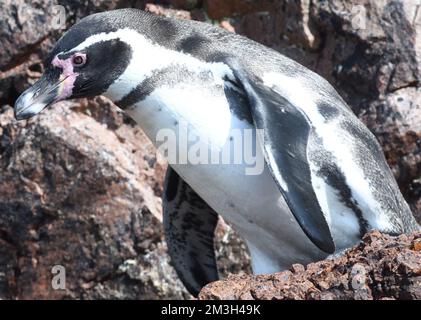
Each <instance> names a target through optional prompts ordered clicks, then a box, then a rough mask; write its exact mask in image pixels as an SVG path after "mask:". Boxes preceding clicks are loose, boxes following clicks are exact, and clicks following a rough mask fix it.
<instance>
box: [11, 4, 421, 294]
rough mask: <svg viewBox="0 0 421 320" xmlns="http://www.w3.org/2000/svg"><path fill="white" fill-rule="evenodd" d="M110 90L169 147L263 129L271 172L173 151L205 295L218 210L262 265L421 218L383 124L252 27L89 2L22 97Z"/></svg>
mask: <svg viewBox="0 0 421 320" xmlns="http://www.w3.org/2000/svg"><path fill="white" fill-rule="evenodd" d="M96 95H104V96H106V97H108V98H109V99H111V100H112V101H113V102H114V103H115V104H116V105H117V106H118V107H119V108H121V109H122V110H124V112H125V113H127V114H128V115H129V116H130V117H132V118H133V119H134V120H135V121H136V122H137V123H138V124H139V125H140V126H141V128H142V129H143V130H144V132H145V134H146V135H147V136H148V137H149V139H150V140H151V141H152V142H153V143H154V144H155V146H156V147H157V148H158V149H159V147H160V144H159V142H162V137H163V134H162V133H163V132H164V131H165V132H169V133H171V132H174V135H173V136H172V137H173V138H174V137H175V138H176V139H175V142H174V144H175V145H176V147H180V146H181V145H182V144H183V143H182V142H181V141H180V140H183V139H184V140H186V138H185V137H184V138H182V134H181V132H182V130H181V129H182V128H184V129H187V130H188V132H189V135H188V138H187V140H188V141H189V144H188V146H189V147H190V146H192V144H193V142H192V141H190V138H189V137H190V136H194V137H199V138H200V139H199V140H200V141H201V142H200V143H199V148H198V149H196V151H197V150H200V151H203V150H204V153H205V151H206V152H209V153H208V155H209V154H210V155H211V156H212V155H215V159H217V158H218V156H221V154H222V151H223V150H233V149H235V148H237V146H236V145H234V144H235V143H234V142H236V141H237V140H235V139H233V134H232V132H234V130H237V131H239V132H241V133H244V136H245V135H246V133H247V132H248V133H250V134H249V136H250V138H249V139H244V141H243V142H250V141H252V142H253V141H254V142H253V143H251V145H252V146H251V147H250V148H251V152H252V154H255V155H256V159H258V158H259V157H258V156H257V155H260V157H261V159H262V164H261V166H260V167H259V166H257V165H256V168H257V167H259V168H260V169H259V170H256V171H257V172H250V171H249V172H248V171H247V169H250V168H249V163H248V162H246V160H245V158H241V159H240V160H239V161H219V162H218V161H215V162H212V163H209V162H206V161H202V162H200V161H199V162H194V163H193V161H185V160H186V159H183V156H182V155H181V152H180V153H179V154H177V157H176V159H175V161H169V163H170V165H169V168H168V170H167V174H166V178H165V185H164V194H163V222H164V230H165V237H166V241H167V244H168V251H169V254H170V257H171V259H172V264H173V266H174V268H175V270H176V272H177V274H178V276H179V277H180V279H181V280H182V282H183V283H184V285H185V286H186V288H187V289H188V291H189V292H190V293H192V294H193V295H195V296H197V294H198V293H199V291H200V289H201V288H202V287H203V286H204V285H206V284H207V283H209V282H212V281H215V280H218V279H219V275H218V269H217V259H216V256H215V252H214V231H215V227H216V225H217V221H218V216H222V217H223V218H224V219H225V220H226V221H228V222H229V223H230V224H231V225H232V226H233V228H234V229H235V230H236V231H237V232H238V233H239V235H240V236H241V237H242V238H243V239H244V240H245V243H246V244H247V247H248V250H249V252H250V255H251V263H252V269H253V273H255V274H267V273H274V272H278V271H281V270H285V269H288V268H289V267H290V266H291V265H292V264H293V263H301V264H307V263H309V262H312V261H317V260H321V259H324V258H326V257H327V256H329V255H330V254H333V253H337V252H340V251H342V250H344V249H346V248H348V247H350V246H353V245H355V244H357V243H358V242H359V241H360V240H361V238H362V236H363V235H364V234H365V233H366V232H367V231H369V230H372V229H377V230H380V231H382V232H386V233H389V234H396V235H397V234H402V233H408V232H412V231H414V230H419V229H420V226H419V225H418V224H417V222H416V221H415V219H414V217H413V215H412V213H411V211H410V208H409V206H408V204H407V203H406V201H405V200H404V198H403V196H402V194H401V192H400V190H399V188H398V185H397V183H396V181H395V179H394V177H393V175H392V173H391V170H390V168H389V167H388V165H387V163H386V160H385V157H384V154H383V152H382V149H381V147H380V145H379V143H378V142H377V140H376V138H375V137H374V135H373V134H372V133H371V132H370V131H369V130H368V129H367V127H365V125H364V124H363V123H362V122H361V121H360V120H359V119H358V118H357V117H356V116H355V115H354V113H353V112H352V110H351V109H350V108H349V106H348V105H347V104H346V102H345V101H344V100H343V99H342V98H341V97H340V95H339V94H338V93H337V92H336V91H335V89H334V88H333V87H332V86H331V85H330V84H329V83H328V82H327V81H326V80H325V79H323V78H322V77H321V76H319V75H317V74H316V73H314V72H312V71H310V70H309V69H307V68H305V67H304V66H302V65H300V64H299V63H297V62H295V61H293V60H291V59H289V58H287V57H285V56H283V55H281V54H280V53H278V52H277V51H275V50H272V49H270V48H268V47H266V46H264V45H261V44H259V43H256V42H254V41H252V40H250V39H247V38H246V37H243V36H240V35H237V34H234V33H230V32H228V31H226V30H223V29H221V28H218V27H215V26H212V25H209V24H206V23H201V22H197V21H187V20H176V19H171V18H166V17H161V16H156V15H152V14H149V13H146V12H143V11H141V10H137V9H120V10H114V11H108V12H103V13H97V14H93V15H90V16H87V17H85V18H84V19H82V20H80V21H79V22H78V23H77V24H75V25H74V26H72V27H71V28H70V29H69V30H68V31H67V32H66V33H65V34H64V35H63V36H62V38H61V39H60V40H58V42H57V43H56V45H55V47H54V48H53V49H52V51H51V52H50V54H49V55H48V57H47V58H46V61H45V72H44V74H43V75H42V77H41V78H40V79H39V80H38V81H37V82H36V83H35V84H34V85H33V86H32V87H30V88H28V89H27V90H26V91H24V92H23V93H22V94H21V95H20V97H19V98H18V99H17V101H16V103H15V106H14V111H15V117H16V119H18V120H21V119H28V118H30V117H33V116H34V115H36V114H38V113H39V112H41V111H42V110H43V109H45V108H46V107H48V106H50V105H52V104H54V103H56V102H57V101H60V100H65V99H73V98H82V97H92V96H96ZM240 136H241V135H240ZM169 137H171V134H168V137H167V138H168V139H169ZM246 140H247V141H246ZM183 145H184V144H183ZM181 149H182V150H186V148H185V145H184V147H183V148H181ZM171 150H173V149H171V148H168V150H167V151H168V152H167V153H168V154H167V155H166V156H167V157H168V158H169V157H172V156H173V152H171ZM173 151H174V150H173ZM193 153H195V152H193ZM204 158H206V157H204ZM228 158H229V159H228V160H230V159H231V158H230V157H228ZM205 160H206V159H205ZM237 160H238V159H237ZM257 162H258V161H257V160H256V163H257Z"/></svg>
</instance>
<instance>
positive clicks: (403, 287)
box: [199, 231, 421, 300]
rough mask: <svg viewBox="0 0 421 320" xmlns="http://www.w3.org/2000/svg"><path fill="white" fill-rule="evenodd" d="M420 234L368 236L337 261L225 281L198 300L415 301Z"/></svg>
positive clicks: (420, 279)
mask: <svg viewBox="0 0 421 320" xmlns="http://www.w3.org/2000/svg"><path fill="white" fill-rule="evenodd" d="M420 240H421V233H415V234H412V235H401V236H399V237H392V236H389V235H384V234H381V233H379V232H377V231H373V232H371V233H369V234H367V235H366V236H365V237H364V239H363V242H362V243H361V244H359V245H358V246H356V247H354V248H352V249H349V250H347V251H345V252H343V253H342V254H340V255H338V256H337V257H333V258H331V259H327V260H324V261H320V262H316V263H311V264H309V265H308V266H307V267H306V269H305V270H304V268H302V266H299V267H297V266H294V267H293V268H292V271H284V272H279V273H276V274H273V275H261V276H246V275H242V276H234V275H233V276H230V277H228V279H226V280H223V281H217V282H214V283H211V284H209V285H207V286H206V287H205V288H203V289H202V291H201V293H200V295H199V298H200V299H217V300H225V299H255V300H261V299H264V300H269V299H270V300H272V299H276V300H278V299H281V300H284V299H298V300H301V299H309V300H314V299H315V300H325V299H329V300H331V299H346V300H348V299H356V300H361V299H364V300H371V299H421V252H420V251H419V250H417V249H416V248H418V243H419V241H420Z"/></svg>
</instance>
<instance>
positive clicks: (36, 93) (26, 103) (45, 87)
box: [14, 70, 66, 120]
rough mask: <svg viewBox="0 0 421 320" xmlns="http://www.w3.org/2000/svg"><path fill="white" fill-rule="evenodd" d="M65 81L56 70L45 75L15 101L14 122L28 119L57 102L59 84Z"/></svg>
mask: <svg viewBox="0 0 421 320" xmlns="http://www.w3.org/2000/svg"><path fill="white" fill-rule="evenodd" d="M65 79H66V78H63V76H60V72H59V71H57V70H55V71H50V72H49V73H45V74H44V75H43V76H42V77H41V78H40V79H39V80H38V81H37V82H35V84H34V85H33V86H32V87H30V88H28V89H27V90H25V91H24V92H23V93H22V94H21V95H20V96H19V98H18V99H17V100H16V102H15V107H14V111H15V118H16V120H23V119H29V118H31V117H33V116H35V115H36V114H38V113H39V112H41V111H42V110H43V109H45V108H46V107H48V106H49V105H51V104H53V103H54V102H57V101H58V100H59V99H58V97H59V93H60V91H61V90H60V89H61V88H60V87H61V84H62V83H63V81H64V80H65Z"/></svg>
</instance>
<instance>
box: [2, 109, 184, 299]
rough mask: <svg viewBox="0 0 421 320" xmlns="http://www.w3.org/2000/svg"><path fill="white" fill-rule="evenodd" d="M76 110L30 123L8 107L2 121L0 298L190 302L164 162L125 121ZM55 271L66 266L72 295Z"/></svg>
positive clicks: (51, 113)
mask: <svg viewBox="0 0 421 320" xmlns="http://www.w3.org/2000/svg"><path fill="white" fill-rule="evenodd" d="M74 107H78V108H79V109H80V106H79V104H75V103H72V102H70V103H67V102H65V103H59V104H57V105H55V106H54V110H49V112H45V113H43V114H41V115H40V116H39V117H37V118H35V119H34V120H31V121H29V122H28V123H27V124H25V123H22V122H19V123H17V122H15V121H14V120H12V117H13V112H12V109H11V108H10V109H8V110H7V111H6V112H4V113H2V114H1V118H0V122H1V124H2V128H3V134H2V140H3V141H5V139H6V140H7V143H3V144H2V153H1V158H0V166H1V168H2V169H1V171H2V174H1V176H0V208H1V210H0V231H1V232H0V236H1V237H0V242H2V247H3V246H4V245H6V247H7V248H8V249H7V251H6V253H7V255H6V257H8V264H5V265H6V270H2V271H3V274H5V277H4V279H1V278H0V282H3V286H0V287H3V288H7V290H4V291H0V297H2V298H19V299H33V298H78V299H79V298H123V297H124V298H133V299H147V298H183V297H186V296H188V295H187V294H186V292H185V290H184V288H183V286H182V285H181V284H180V282H179V280H178V279H177V276H176V275H175V272H174V270H173V269H172V267H171V266H170V264H169V258H168V255H167V254H166V247H165V243H164V240H163V236H162V225H161V200H160V198H159V194H160V192H161V184H162V174H161V175H159V174H157V175H155V174H150V172H151V171H152V170H154V171H156V172H157V173H159V172H163V169H162V168H160V167H162V166H163V164H161V163H159V162H158V161H153V165H152V166H151V165H150V163H151V162H150V161H148V159H146V158H145V155H150V156H153V157H155V156H154V151H153V149H151V144H150V142H149V141H148V140H147V139H146V138H145V136H144V135H143V133H142V132H141V131H140V130H136V129H134V128H133V127H132V126H131V125H130V124H122V123H123V120H122V119H118V117H120V118H122V116H121V115H118V114H117V115H115V118H117V121H116V122H117V123H119V122H120V126H119V127H118V128H116V129H115V130H110V127H111V128H112V127H113V125H114V124H113V123H108V124H106V123H100V122H98V121H96V120H95V118H93V117H90V116H88V115H86V114H83V113H80V112H79V111H75V110H73V109H72V108H74ZM102 107H103V108H106V106H104V105H103V106H102ZM78 108H76V110H78ZM107 112H108V113H113V112H115V111H114V110H109V111H107ZM123 141H124V142H123ZM3 251H4V249H3ZM2 257H3V256H2ZM128 261H129V262H130V263H129V262H128ZM128 264H129V265H130V267H131V269H130V268H125V266H127V265H128ZM55 265H62V266H64V267H65V268H66V284H67V286H66V290H54V289H53V288H52V287H51V285H50V282H51V279H52V273H51V269H52V267H53V266H55ZM3 266H4V265H3V264H2V265H1V267H2V268H3ZM16 270H19V273H18V274H16V273H15V272H16ZM1 280H3V281H1ZM5 283H6V284H5ZM129 283H132V285H129Z"/></svg>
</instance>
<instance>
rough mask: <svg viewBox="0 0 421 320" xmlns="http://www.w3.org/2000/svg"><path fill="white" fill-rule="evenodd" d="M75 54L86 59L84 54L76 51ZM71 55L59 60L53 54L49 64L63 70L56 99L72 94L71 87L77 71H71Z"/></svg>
mask: <svg viewBox="0 0 421 320" xmlns="http://www.w3.org/2000/svg"><path fill="white" fill-rule="evenodd" d="M77 55H80V56H82V57H83V58H84V59H85V60H86V55H84V54H81V53H77ZM73 57H74V55H73V56H71V57H69V58H67V59H66V60H61V59H59V58H58V56H55V57H54V59H53V61H52V62H51V64H52V65H53V66H55V67H58V68H60V69H62V70H63V72H62V75H63V76H64V77H65V79H64V80H63V84H62V86H63V87H62V89H61V91H60V94H59V95H58V97H57V99H56V101H59V100H64V99H66V98H68V97H70V96H71V95H72V92H73V87H74V84H75V81H76V78H77V76H78V75H79V74H78V73H76V72H74V71H73V67H74V66H73V62H72V60H73Z"/></svg>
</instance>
